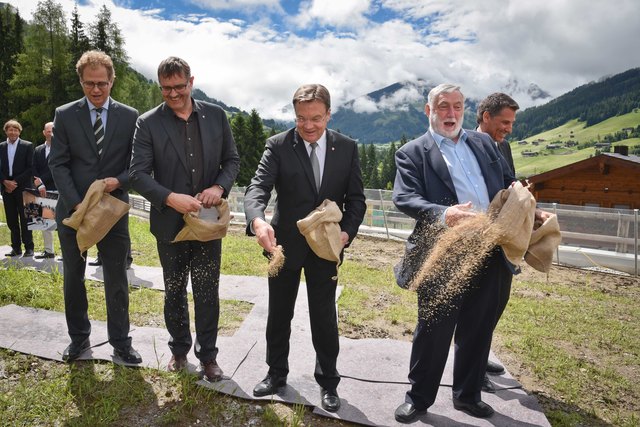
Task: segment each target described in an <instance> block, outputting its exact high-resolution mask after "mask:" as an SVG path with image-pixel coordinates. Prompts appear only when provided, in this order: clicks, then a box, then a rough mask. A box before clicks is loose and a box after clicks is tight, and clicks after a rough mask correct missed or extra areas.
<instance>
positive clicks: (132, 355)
mask: <svg viewBox="0 0 640 427" xmlns="http://www.w3.org/2000/svg"><path fill="white" fill-rule="evenodd" d="M113 355H114V356H116V357H118V358H119V359H121V360H122V361H123V362H125V363H134V364H138V363H142V357H140V353H138V352H137V351H135V350H134V349H133V347H127V348H114V349H113Z"/></svg>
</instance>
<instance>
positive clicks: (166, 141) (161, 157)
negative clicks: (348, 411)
mask: <svg viewBox="0 0 640 427" xmlns="http://www.w3.org/2000/svg"><path fill="white" fill-rule="evenodd" d="M193 108H194V111H196V112H197V116H198V126H199V128H200V137H201V139H202V151H203V156H204V158H203V166H204V176H203V185H204V187H205V188H207V187H211V186H213V185H216V184H217V185H220V186H222V187H223V188H224V194H223V197H226V195H227V194H228V193H229V191H230V190H231V187H233V183H234V181H235V179H236V176H237V175H238V171H239V170H240V157H239V156H238V152H237V150H236V145H235V142H234V140H233V135H232V134H231V127H230V126H229V121H228V120H227V115H226V113H225V112H224V110H223V109H222V108H220V107H218V106H216V105H213V104H210V103H208V102H203V101H197V100H196V101H194V107H193ZM174 116H175V114H174V112H173V110H171V108H169V107H168V106H167V105H166V103H162V104H160V105H159V106H157V107H156V108H154V109H152V110H150V111H147V112H146V113H144V114H143V115H141V116H140V118H139V119H138V123H137V125H136V127H137V128H136V132H135V136H134V139H133V155H132V158H131V168H130V180H131V186H132V188H133V189H134V190H136V191H137V192H138V193H140V194H141V195H142V196H143V197H144V198H145V199H147V200H149V201H150V202H151V205H152V206H153V209H151V213H150V221H151V233H153V235H154V236H155V237H156V239H158V240H159V241H164V242H167V241H172V240H173V239H174V238H175V236H176V234H178V232H179V231H180V230H181V229H182V226H183V225H184V221H183V219H182V214H180V213H179V212H177V211H176V210H175V209H172V208H170V207H168V206H167V205H166V204H165V201H166V199H167V196H169V194H170V193H172V192H176V193H182V194H190V195H192V196H195V194H191V188H190V186H189V182H190V172H189V169H188V167H187V158H186V154H185V150H184V145H183V142H182V141H180V139H179V136H178V134H177V132H176V131H175V126H173V121H174V120H175V117H174Z"/></svg>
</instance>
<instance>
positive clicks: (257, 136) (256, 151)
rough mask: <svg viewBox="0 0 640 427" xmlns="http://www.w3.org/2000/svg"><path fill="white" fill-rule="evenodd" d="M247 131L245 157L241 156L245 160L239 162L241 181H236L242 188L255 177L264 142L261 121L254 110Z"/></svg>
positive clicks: (264, 137)
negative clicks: (241, 174)
mask: <svg viewBox="0 0 640 427" xmlns="http://www.w3.org/2000/svg"><path fill="white" fill-rule="evenodd" d="M247 131H248V132H247V133H248V137H249V140H248V147H247V150H246V155H245V156H243V157H246V158H241V160H240V172H242V173H243V176H242V180H240V179H238V185H242V186H245V185H248V184H249V182H251V178H253V175H255V173H256V170H257V169H258V163H260V157H262V152H263V151H264V144H265V141H266V136H265V134H264V125H263V123H262V119H261V118H260V115H259V114H258V112H257V111H256V110H255V109H253V110H251V114H250V115H249V121H248V122H247Z"/></svg>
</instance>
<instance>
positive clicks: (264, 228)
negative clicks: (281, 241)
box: [252, 218, 276, 253]
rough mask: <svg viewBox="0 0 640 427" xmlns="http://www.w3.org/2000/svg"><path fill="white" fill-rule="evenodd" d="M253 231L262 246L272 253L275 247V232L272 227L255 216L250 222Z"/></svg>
mask: <svg viewBox="0 0 640 427" xmlns="http://www.w3.org/2000/svg"><path fill="white" fill-rule="evenodd" d="M252 226H253V232H254V234H255V235H256V238H257V239H258V244H259V245H260V246H262V248H263V249H264V250H265V251H267V252H269V253H272V252H273V251H274V250H275V249H276V234H275V232H274V231H273V227H271V224H269V223H268V222H267V221H265V220H264V219H262V218H255V219H254V220H253V222H252Z"/></svg>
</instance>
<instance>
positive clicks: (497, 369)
mask: <svg viewBox="0 0 640 427" xmlns="http://www.w3.org/2000/svg"><path fill="white" fill-rule="evenodd" d="M487 373H488V374H493V375H502V374H504V366H502V365H501V364H499V363H496V362H492V361H491V360H489V361H488V362H487Z"/></svg>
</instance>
